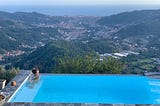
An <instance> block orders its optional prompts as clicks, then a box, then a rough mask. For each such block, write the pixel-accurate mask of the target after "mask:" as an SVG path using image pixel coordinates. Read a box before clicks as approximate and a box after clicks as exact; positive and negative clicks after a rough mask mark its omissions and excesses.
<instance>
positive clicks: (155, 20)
mask: <svg viewBox="0 0 160 106" xmlns="http://www.w3.org/2000/svg"><path fill="white" fill-rule="evenodd" d="M106 11H107V10H106ZM159 28H160V10H141V11H132V12H124V13H120V14H115V15H112V16H104V17H96V16H89V17H87V16H72V17H68V16H48V15H43V14H40V13H36V12H32V13H24V12H16V13H7V12H0V57H5V56H10V54H12V55H11V56H13V58H16V57H17V55H21V54H23V55H25V56H20V57H17V60H16V62H17V61H18V62H17V64H14V66H20V67H21V68H28V69H29V68H31V67H33V66H35V65H37V64H38V66H40V67H41V69H42V68H43V70H44V68H45V67H44V66H46V67H50V65H51V64H50V63H51V62H53V63H55V62H54V60H53V59H52V58H53V57H57V56H59V55H62V56H64V54H67V55H73V54H78V53H80V54H81V53H82V54H83V53H88V51H94V52H95V53H96V52H97V53H99V54H105V53H110V54H111V53H115V52H123V51H135V52H138V53H141V54H145V55H143V56H142V57H143V58H159V55H158V53H159V52H160V43H159V42H160V30H159ZM61 41H62V42H61ZM50 42H52V43H50ZM8 61H9V64H12V63H10V58H9V59H8V57H7V60H4V61H3V63H5V62H7V63H5V64H8ZM52 65H54V64H52ZM51 67H52V66H51Z"/></svg>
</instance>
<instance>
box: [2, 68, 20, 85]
mask: <svg viewBox="0 0 160 106" xmlns="http://www.w3.org/2000/svg"><path fill="white" fill-rule="evenodd" d="M18 72H19V69H18V68H17V69H15V68H12V69H9V70H6V69H5V68H3V67H0V79H6V81H7V83H8V82H9V81H11V80H12V78H14V77H15V76H16V75H17V74H18Z"/></svg>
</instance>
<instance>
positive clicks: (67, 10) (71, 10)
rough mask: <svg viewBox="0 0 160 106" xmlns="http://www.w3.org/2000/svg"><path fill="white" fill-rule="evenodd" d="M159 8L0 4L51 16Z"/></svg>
mask: <svg viewBox="0 0 160 106" xmlns="http://www.w3.org/2000/svg"><path fill="white" fill-rule="evenodd" d="M153 9H160V6H159V5H97V6H0V11H5V12H11V13H14V12H38V13H42V14H46V15H51V16H109V15H114V14H118V13H122V12H130V11H134V10H153Z"/></svg>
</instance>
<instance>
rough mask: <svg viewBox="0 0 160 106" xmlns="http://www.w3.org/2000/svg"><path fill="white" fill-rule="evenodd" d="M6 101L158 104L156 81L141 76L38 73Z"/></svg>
mask: <svg viewBox="0 0 160 106" xmlns="http://www.w3.org/2000/svg"><path fill="white" fill-rule="evenodd" d="M9 102H41V103H42V102H48V103H111V104H121V103H123V104H159V103H160V80H157V79H151V78H147V77H142V76H105V75H104V76H103V75H102V76H101V75H41V77H40V79H39V81H35V82H30V81H29V80H27V81H26V82H25V83H24V84H23V85H22V86H21V88H20V89H19V90H18V91H17V92H16V93H15V95H14V96H13V97H11V99H10V100H9Z"/></svg>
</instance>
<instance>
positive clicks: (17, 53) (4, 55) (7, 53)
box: [0, 50, 25, 61]
mask: <svg viewBox="0 0 160 106" xmlns="http://www.w3.org/2000/svg"><path fill="white" fill-rule="evenodd" d="M24 53H25V52H24V51H21V50H13V51H10V52H6V53H4V54H0V61H3V60H4V58H5V57H10V56H11V57H16V56H19V55H22V54H24Z"/></svg>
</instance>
